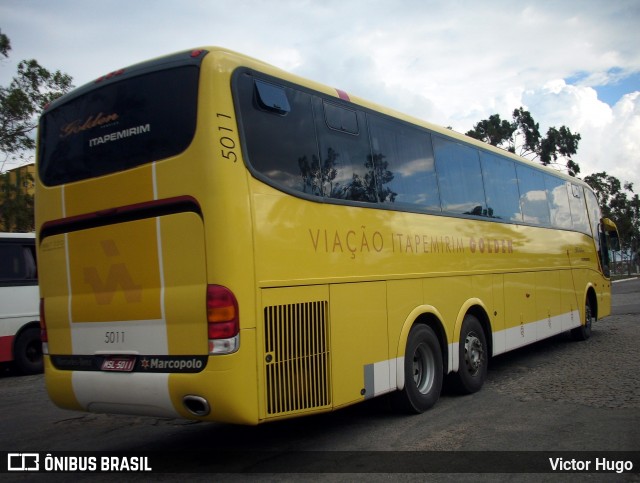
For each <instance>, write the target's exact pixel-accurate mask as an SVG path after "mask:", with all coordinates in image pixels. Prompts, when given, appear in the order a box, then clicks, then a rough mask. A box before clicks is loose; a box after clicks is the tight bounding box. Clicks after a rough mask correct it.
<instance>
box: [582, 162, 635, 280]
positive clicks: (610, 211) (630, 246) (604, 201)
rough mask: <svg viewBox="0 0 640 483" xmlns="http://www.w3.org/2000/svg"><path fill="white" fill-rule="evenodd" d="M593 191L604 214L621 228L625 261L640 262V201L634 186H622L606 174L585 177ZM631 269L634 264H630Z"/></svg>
mask: <svg viewBox="0 0 640 483" xmlns="http://www.w3.org/2000/svg"><path fill="white" fill-rule="evenodd" d="M584 180H585V181H586V182H587V183H588V184H589V186H591V188H593V190H594V192H595V193H596V196H597V198H598V204H599V205H600V207H601V209H602V215H603V216H605V217H607V218H611V219H612V220H613V221H614V222H615V223H616V226H617V227H618V233H619V234H620V248H621V250H620V251H621V254H622V256H623V260H624V259H627V261H629V262H633V261H634V259H635V260H636V263H637V260H638V256H639V249H640V199H639V198H638V195H637V194H636V193H634V191H633V184H632V183H621V182H620V180H619V179H618V178H616V177H615V176H610V175H609V174H607V172H606V171H602V172H599V173H594V174H591V175H589V176H585V178H584ZM628 267H629V271H630V270H631V263H630V264H629V265H628Z"/></svg>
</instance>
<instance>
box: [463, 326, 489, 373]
mask: <svg viewBox="0 0 640 483" xmlns="http://www.w3.org/2000/svg"><path fill="white" fill-rule="evenodd" d="M464 362H465V364H466V366H467V369H468V370H469V374H471V375H472V376H475V375H477V374H478V372H480V370H481V369H482V365H483V363H484V347H482V342H481V341H480V339H479V338H478V336H477V335H476V333H475V332H469V333H468V334H467V337H466V338H465V340H464Z"/></svg>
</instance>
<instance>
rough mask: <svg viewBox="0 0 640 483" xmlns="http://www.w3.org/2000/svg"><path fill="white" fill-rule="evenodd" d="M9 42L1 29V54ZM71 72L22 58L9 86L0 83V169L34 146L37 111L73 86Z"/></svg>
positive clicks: (26, 153)
mask: <svg viewBox="0 0 640 483" xmlns="http://www.w3.org/2000/svg"><path fill="white" fill-rule="evenodd" d="M10 50H11V42H10V41H9V38H8V37H7V36H6V35H5V34H3V33H2V32H1V31H0V54H2V55H3V56H4V57H5V58H7V57H8V56H9V51H10ZM71 82H72V78H71V76H69V75H67V74H64V73H62V72H60V71H59V70H58V71H55V72H51V71H49V70H48V69H45V68H44V67H42V66H41V65H40V64H39V63H38V62H37V61H36V60H34V59H31V60H23V61H21V62H20V63H19V64H18V73H17V75H16V76H15V77H14V78H13V79H12V81H11V83H10V84H9V86H8V87H0V156H1V158H0V172H2V171H4V166H5V165H6V163H7V161H8V160H10V159H12V160H14V161H19V160H21V159H25V158H26V157H28V155H29V153H32V152H33V150H34V149H35V145H36V142H35V139H34V138H33V135H32V134H33V131H34V129H35V128H36V127H37V125H38V114H39V113H40V112H41V111H42V110H43V109H44V107H45V106H46V105H47V104H49V103H50V102H51V101H53V100H54V99H57V98H58V97H60V96H61V95H63V94H64V93H66V92H68V91H69V90H70V89H71V88H72V87H73V85H72V83H71Z"/></svg>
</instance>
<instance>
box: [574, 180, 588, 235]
mask: <svg viewBox="0 0 640 483" xmlns="http://www.w3.org/2000/svg"><path fill="white" fill-rule="evenodd" d="M569 206H570V207H571V221H572V224H573V228H574V229H575V230H579V231H581V232H583V233H586V234H591V230H590V228H589V218H588V217H587V206H586V204H585V200H584V195H583V191H582V187H581V186H577V185H575V184H572V185H571V189H570V190H569Z"/></svg>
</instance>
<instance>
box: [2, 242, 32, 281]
mask: <svg viewBox="0 0 640 483" xmlns="http://www.w3.org/2000/svg"><path fill="white" fill-rule="evenodd" d="M37 277H38V275H37V272H36V260H35V247H34V245H30V244H23V243H20V242H16V241H11V242H0V284H2V285H11V284H14V283H16V284H24V283H28V282H32V283H34V284H35V283H36V279H37Z"/></svg>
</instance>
